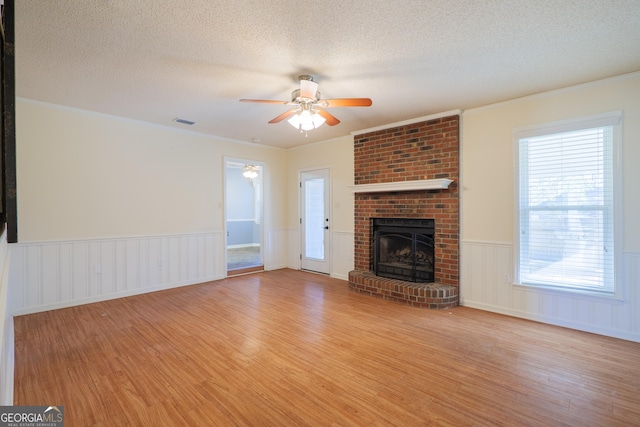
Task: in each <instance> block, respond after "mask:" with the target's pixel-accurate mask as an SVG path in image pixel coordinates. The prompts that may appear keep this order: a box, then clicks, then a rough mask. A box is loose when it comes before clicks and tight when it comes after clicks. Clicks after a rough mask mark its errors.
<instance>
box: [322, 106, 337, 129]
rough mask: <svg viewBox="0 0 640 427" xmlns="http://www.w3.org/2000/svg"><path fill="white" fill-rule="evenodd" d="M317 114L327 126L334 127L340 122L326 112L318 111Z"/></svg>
mask: <svg viewBox="0 0 640 427" xmlns="http://www.w3.org/2000/svg"><path fill="white" fill-rule="evenodd" d="M318 114H320V115H321V116H322V117H324V119H325V120H326V121H325V123H326V124H328V125H329V126H335V125H337V124H338V123H340V120H338V119H337V118H335V117H334V116H332V115H331V114H329V113H328V112H327V111H324V110H318Z"/></svg>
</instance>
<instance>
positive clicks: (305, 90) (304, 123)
mask: <svg viewBox="0 0 640 427" xmlns="http://www.w3.org/2000/svg"><path fill="white" fill-rule="evenodd" d="M298 79H299V80H300V89H295V90H294V91H293V92H291V101H275V100H269V99H241V100H240V102H259V103H263V104H283V105H294V106H295V108H292V109H291V110H289V111H285V112H284V113H282V114H280V115H279V116H277V117H275V118H274V119H272V120H270V121H269V123H279V122H281V121H282V120H285V119H288V122H289V123H291V125H292V126H293V127H295V128H296V129H299V130H300V132H306V131H309V130H312V129H315V128H317V127H319V126H322V124H323V123H325V122H326V123H327V125H329V126H335V125H337V124H338V123H340V120H338V119H337V118H336V117H335V116H333V115H332V114H330V113H329V112H327V111H326V110H325V108H332V107H369V106H371V104H372V102H371V99H369V98H336V99H321V98H320V91H318V83H316V82H314V81H313V77H312V76H309V75H306V74H304V75H302V76H299V77H298Z"/></svg>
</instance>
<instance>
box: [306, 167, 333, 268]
mask: <svg viewBox="0 0 640 427" xmlns="http://www.w3.org/2000/svg"><path fill="white" fill-rule="evenodd" d="M320 170H326V171H327V173H328V176H329V182H328V185H327V188H328V191H329V196H328V200H329V202H328V209H327V212H328V213H329V232H328V233H327V239H328V243H327V256H325V258H327V264H328V267H329V272H328V273H326V274H328V275H329V276H331V272H332V271H333V269H332V264H333V263H332V252H333V251H332V250H331V242H332V234H333V186H332V185H331V182H332V173H331V166H314V167H308V168H303V169H299V170H298V221H297V223H298V248H299V250H298V252H299V258H298V269H300V270H302V252H303V251H304V246H303V241H304V229H303V227H302V215H303V212H304V206H303V201H304V200H303V198H302V175H303V174H304V173H307V172H313V171H320ZM305 271H311V272H313V270H305ZM320 274H324V273H320Z"/></svg>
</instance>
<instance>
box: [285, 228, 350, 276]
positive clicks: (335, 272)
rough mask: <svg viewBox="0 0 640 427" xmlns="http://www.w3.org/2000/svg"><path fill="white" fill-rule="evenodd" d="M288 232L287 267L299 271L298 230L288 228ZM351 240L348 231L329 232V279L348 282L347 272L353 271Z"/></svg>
mask: <svg viewBox="0 0 640 427" xmlns="http://www.w3.org/2000/svg"><path fill="white" fill-rule="evenodd" d="M288 232H289V265H288V267H289V268H291V269H294V270H300V240H301V239H300V230H299V229H298V228H290V229H289V230H288ZM353 239H354V233H353V232H350V231H337V230H336V231H333V230H332V231H331V274H330V275H331V277H335V278H336V279H342V280H349V272H350V271H351V270H353V251H354V248H353Z"/></svg>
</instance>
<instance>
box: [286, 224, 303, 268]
mask: <svg viewBox="0 0 640 427" xmlns="http://www.w3.org/2000/svg"><path fill="white" fill-rule="evenodd" d="M288 231H289V268H291V269H293V270H300V265H301V263H300V253H301V249H300V240H301V239H300V229H299V228H297V227H296V228H290V229H289V230H288Z"/></svg>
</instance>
